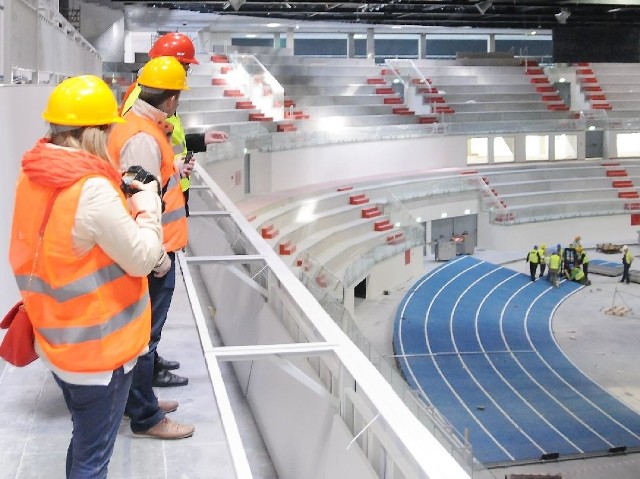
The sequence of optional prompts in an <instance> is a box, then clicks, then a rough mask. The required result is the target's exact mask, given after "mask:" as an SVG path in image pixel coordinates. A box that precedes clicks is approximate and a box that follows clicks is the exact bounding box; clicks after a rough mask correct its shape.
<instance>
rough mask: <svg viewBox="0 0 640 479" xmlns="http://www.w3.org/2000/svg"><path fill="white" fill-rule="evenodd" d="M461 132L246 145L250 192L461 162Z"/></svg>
mask: <svg viewBox="0 0 640 479" xmlns="http://www.w3.org/2000/svg"><path fill="white" fill-rule="evenodd" d="M466 157H467V145H466V142H465V141H464V139H463V137H456V136H438V137H428V138H413V139H407V140H386V141H372V142H366V143H343V144H339V145H327V146H317V147H312V148H303V149H295V150H287V151H277V152H261V151H251V172H252V173H251V192H252V193H270V192H275V191H281V190H288V189H291V188H296V187H299V186H306V185H312V184H316V183H326V182H335V181H337V180H343V181H344V182H345V184H347V183H348V182H349V180H350V179H351V180H356V179H359V180H363V179H364V178H366V177H374V176H378V175H394V176H397V175H399V174H401V173H409V172H413V171H416V172H417V173H416V174H419V170H424V171H428V170H433V169H440V168H462V167H465V166H466V161H467V160H466Z"/></svg>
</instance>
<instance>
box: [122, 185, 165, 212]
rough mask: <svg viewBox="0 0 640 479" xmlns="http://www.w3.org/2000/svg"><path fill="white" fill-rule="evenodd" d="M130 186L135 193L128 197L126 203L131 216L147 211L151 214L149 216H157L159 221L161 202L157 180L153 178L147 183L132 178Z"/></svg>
mask: <svg viewBox="0 0 640 479" xmlns="http://www.w3.org/2000/svg"><path fill="white" fill-rule="evenodd" d="M131 188H132V189H133V191H135V193H134V194H133V195H131V197H129V198H128V203H129V208H130V209H131V215H132V216H133V218H134V219H135V218H137V217H138V215H139V214H140V213H142V212H147V213H148V214H149V215H151V216H150V217H152V218H156V217H157V218H158V221H160V214H161V212H162V203H161V199H160V196H158V182H157V181H155V180H154V181H150V182H149V183H142V182H141V181H138V180H133V181H132V182H131Z"/></svg>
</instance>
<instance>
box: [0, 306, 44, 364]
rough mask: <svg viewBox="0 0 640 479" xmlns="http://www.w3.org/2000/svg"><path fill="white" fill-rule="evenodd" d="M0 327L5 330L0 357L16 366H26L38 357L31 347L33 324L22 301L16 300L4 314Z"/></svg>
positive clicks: (0, 346) (0, 347) (0, 344)
mask: <svg viewBox="0 0 640 479" xmlns="http://www.w3.org/2000/svg"><path fill="white" fill-rule="evenodd" d="M0 329H6V330H7V333H6V334H5V335H4V338H3V339H2V343H0V357H1V358H2V359H4V360H5V361H7V362H8V363H11V364H13V365H14V366H18V367H22V366H26V365H28V364H31V363H32V362H33V361H35V360H36V359H38V354H37V353H36V350H35V349H34V348H33V341H34V334H33V326H32V325H31V321H30V320H29V315H28V314H27V311H26V309H24V305H23V304H22V301H19V302H17V303H16V305H15V306H14V307H13V308H11V310H10V311H9V312H8V313H7V314H6V315H5V317H4V319H3V320H2V322H0Z"/></svg>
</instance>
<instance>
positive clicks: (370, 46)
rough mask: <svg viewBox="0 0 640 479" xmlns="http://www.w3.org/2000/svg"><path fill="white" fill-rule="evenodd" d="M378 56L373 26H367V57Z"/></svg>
mask: <svg viewBox="0 0 640 479" xmlns="http://www.w3.org/2000/svg"><path fill="white" fill-rule="evenodd" d="M375 57H376V46H375V42H374V38H373V28H367V58H375Z"/></svg>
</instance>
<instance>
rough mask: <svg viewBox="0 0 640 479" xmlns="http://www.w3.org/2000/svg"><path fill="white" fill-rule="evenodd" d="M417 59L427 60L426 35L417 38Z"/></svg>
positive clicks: (422, 34)
mask: <svg viewBox="0 0 640 479" xmlns="http://www.w3.org/2000/svg"><path fill="white" fill-rule="evenodd" d="M418 58H419V59H423V58H427V34H426V33H421V34H420V35H419V36H418Z"/></svg>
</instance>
